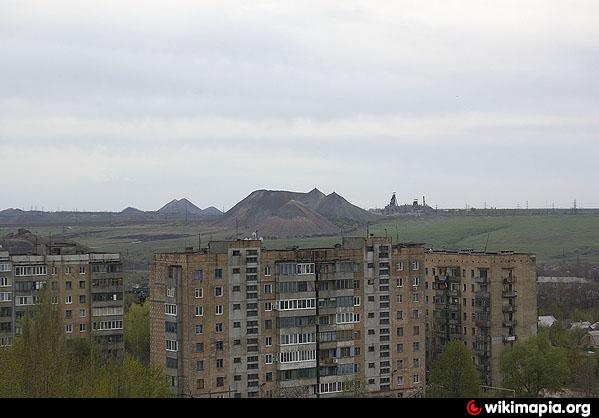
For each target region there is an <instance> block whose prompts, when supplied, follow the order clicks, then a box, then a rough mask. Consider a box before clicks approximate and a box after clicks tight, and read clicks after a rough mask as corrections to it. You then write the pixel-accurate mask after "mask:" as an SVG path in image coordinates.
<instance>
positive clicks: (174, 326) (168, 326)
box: [164, 321, 177, 332]
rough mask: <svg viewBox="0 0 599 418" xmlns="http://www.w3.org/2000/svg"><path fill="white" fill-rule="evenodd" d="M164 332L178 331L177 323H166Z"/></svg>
mask: <svg viewBox="0 0 599 418" xmlns="http://www.w3.org/2000/svg"><path fill="white" fill-rule="evenodd" d="M164 332H177V324H176V323H175V322H168V321H166V322H165V323H164Z"/></svg>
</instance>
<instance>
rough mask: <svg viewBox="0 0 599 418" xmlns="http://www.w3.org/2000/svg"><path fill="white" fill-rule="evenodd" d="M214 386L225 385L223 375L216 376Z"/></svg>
mask: <svg viewBox="0 0 599 418" xmlns="http://www.w3.org/2000/svg"><path fill="white" fill-rule="evenodd" d="M216 386H218V387H223V386H225V378H224V377H217V378H216Z"/></svg>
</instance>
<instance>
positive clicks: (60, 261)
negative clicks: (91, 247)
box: [0, 252, 124, 353]
mask: <svg viewBox="0 0 599 418" xmlns="http://www.w3.org/2000/svg"><path fill="white" fill-rule="evenodd" d="M44 288H46V289H48V290H49V296H50V297H51V303H52V304H54V305H57V307H58V309H59V311H60V312H61V315H62V318H63V321H64V325H65V334H66V336H67V337H68V338H80V337H86V338H95V339H96V341H98V342H99V343H100V344H101V346H102V348H103V350H104V351H105V352H107V353H113V352H118V351H120V350H122V349H123V347H124V339H123V306H124V305H123V304H124V300H123V299H124V285H123V269H122V262H121V259H120V255H119V254H69V255H59V254H58V255H10V254H9V253H8V252H0V345H3V346H10V345H12V343H13V342H14V338H15V336H18V335H19V334H20V333H21V332H22V327H21V319H22V318H23V317H24V316H25V315H31V314H32V308H33V307H34V306H35V305H36V304H37V303H38V295H39V291H40V290H41V289H44Z"/></svg>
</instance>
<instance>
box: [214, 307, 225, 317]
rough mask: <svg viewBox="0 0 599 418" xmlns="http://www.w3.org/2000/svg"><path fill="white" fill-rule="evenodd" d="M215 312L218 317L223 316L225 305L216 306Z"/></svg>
mask: <svg viewBox="0 0 599 418" xmlns="http://www.w3.org/2000/svg"><path fill="white" fill-rule="evenodd" d="M215 312H216V314H217V315H222V314H223V305H216V308H215Z"/></svg>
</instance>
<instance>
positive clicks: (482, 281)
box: [474, 277, 489, 284]
mask: <svg viewBox="0 0 599 418" xmlns="http://www.w3.org/2000/svg"><path fill="white" fill-rule="evenodd" d="M474 283H478V284H487V283H489V278H488V277H475V278H474Z"/></svg>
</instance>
